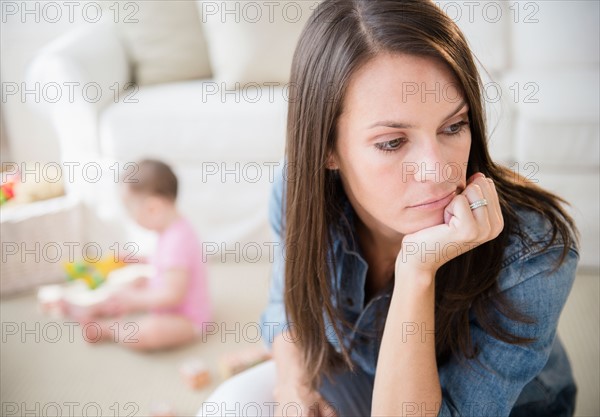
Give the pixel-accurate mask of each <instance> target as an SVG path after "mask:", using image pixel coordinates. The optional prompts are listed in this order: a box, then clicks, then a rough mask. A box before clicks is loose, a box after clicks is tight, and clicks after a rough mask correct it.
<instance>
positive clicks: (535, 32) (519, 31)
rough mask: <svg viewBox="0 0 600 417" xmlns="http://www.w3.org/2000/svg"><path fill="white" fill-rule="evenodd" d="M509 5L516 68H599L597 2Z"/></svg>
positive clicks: (517, 2) (575, 0)
mask: <svg viewBox="0 0 600 417" xmlns="http://www.w3.org/2000/svg"><path fill="white" fill-rule="evenodd" d="M510 3H511V4H510V8H511V17H512V18H513V23H512V24H511V26H512V32H513V34H512V49H513V64H514V66H515V67H517V68H528V69H534V68H535V69H544V70H545V69H547V68H556V67H562V68H565V67H567V66H568V67H573V66H581V65H594V64H595V65H598V62H599V55H600V53H599V51H600V42H599V39H600V33H599V32H600V30H599V27H598V14H599V13H600V3H599V2H597V1H588V0H571V1H536V2H523V1H511V2H510ZM517 11H518V14H517ZM515 22H516V23H515Z"/></svg>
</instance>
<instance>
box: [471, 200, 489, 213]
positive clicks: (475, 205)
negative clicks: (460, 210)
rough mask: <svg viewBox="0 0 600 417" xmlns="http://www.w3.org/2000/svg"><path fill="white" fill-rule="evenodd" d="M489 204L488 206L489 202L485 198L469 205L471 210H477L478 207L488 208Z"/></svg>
mask: <svg viewBox="0 0 600 417" xmlns="http://www.w3.org/2000/svg"><path fill="white" fill-rule="evenodd" d="M487 204H488V202H487V200H486V199H485V198H482V199H481V200H477V201H474V202H473V203H471V204H470V205H469V208H470V209H471V210H475V209H476V208H478V207H482V206H487Z"/></svg>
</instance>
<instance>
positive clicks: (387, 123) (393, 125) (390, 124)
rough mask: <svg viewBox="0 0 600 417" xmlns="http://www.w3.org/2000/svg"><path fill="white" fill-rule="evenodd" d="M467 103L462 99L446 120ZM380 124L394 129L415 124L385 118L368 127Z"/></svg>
mask: <svg viewBox="0 0 600 417" xmlns="http://www.w3.org/2000/svg"><path fill="white" fill-rule="evenodd" d="M466 104H467V102H466V101H464V100H463V101H461V102H460V104H459V106H458V107H457V108H456V110H454V111H452V113H450V114H449V115H448V116H446V118H445V119H444V120H448V119H449V118H451V117H452V116H454V115H455V114H456V113H458V112H459V111H460V110H461V109H462V108H463V107H464V106H465V105H466ZM379 126H384V127H391V128H393V129H413V128H414V125H411V124H408V123H401V122H394V121H391V120H384V121H381V122H376V123H373V124H372V125H370V126H369V127H367V129H373V128H374V127H379Z"/></svg>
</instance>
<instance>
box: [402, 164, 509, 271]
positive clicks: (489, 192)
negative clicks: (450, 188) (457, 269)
mask: <svg viewBox="0 0 600 417" xmlns="http://www.w3.org/2000/svg"><path fill="white" fill-rule="evenodd" d="M483 198H485V199H486V200H487V202H488V204H487V205H486V206H482V207H479V208H476V209H474V210H471V209H470V208H469V205H470V204H472V203H473V202H475V201H477V200H481V199H483ZM503 228H504V220H503V217H502V211H501V210H500V203H499V200H498V193H497V192H496V188H495V185H494V183H493V181H492V180H491V179H489V178H486V177H485V176H484V175H483V174H482V173H480V172H478V173H476V174H474V175H472V176H471V177H470V178H469V180H468V181H467V187H466V188H465V189H464V190H463V192H461V193H460V194H459V195H457V196H455V197H454V198H453V199H452V201H450V203H449V204H448V206H446V208H445V209H444V224H440V225H437V226H433V227H429V228H427V229H423V230H419V231H418V232H415V233H411V234H408V235H406V236H404V239H403V240H402V249H401V250H400V253H399V254H398V257H397V259H396V271H398V269H402V268H409V269H411V270H413V271H414V270H418V271H423V272H427V273H428V274H429V275H431V274H433V276H434V275H435V272H436V271H437V270H438V269H439V268H440V267H441V266H442V265H444V264H445V263H446V262H448V261H450V260H451V259H453V258H455V257H457V256H459V255H461V254H463V253H465V252H467V251H469V250H471V249H473V248H475V247H476V246H478V245H480V244H482V243H485V242H487V241H490V240H492V239H494V238H496V237H497V236H498V235H499V234H500V232H501V231H502V229H503ZM397 275H398V274H397Z"/></svg>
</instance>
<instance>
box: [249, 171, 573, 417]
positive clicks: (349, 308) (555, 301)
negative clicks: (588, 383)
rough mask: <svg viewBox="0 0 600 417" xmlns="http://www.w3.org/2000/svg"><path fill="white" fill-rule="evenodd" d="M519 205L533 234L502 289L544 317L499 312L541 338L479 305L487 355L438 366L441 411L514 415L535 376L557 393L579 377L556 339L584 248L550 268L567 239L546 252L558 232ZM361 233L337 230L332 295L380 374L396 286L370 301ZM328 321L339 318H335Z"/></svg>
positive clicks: (278, 231)
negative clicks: (496, 328)
mask: <svg viewBox="0 0 600 417" xmlns="http://www.w3.org/2000/svg"><path fill="white" fill-rule="evenodd" d="M284 183H285V181H284V180H283V175H281V171H280V172H278V175H276V177H275V182H274V184H273V187H272V193H271V198H270V202H269V222H270V224H271V227H272V229H273V232H274V238H275V239H276V242H275V247H279V248H283V243H284V234H283V227H282V218H281V213H282V211H281V209H282V204H284V202H285V199H284V197H285V196H284V194H285V190H284V188H285V185H284ZM515 209H516V212H517V214H518V217H519V220H520V222H521V227H522V228H523V230H524V231H525V232H526V234H527V235H528V236H529V238H530V239H525V241H524V240H523V239H520V238H518V237H517V236H516V235H514V234H513V235H511V236H510V238H509V244H508V246H507V247H506V249H505V252H504V254H503V261H502V269H501V271H500V275H499V277H498V285H499V291H501V292H504V294H505V295H506V297H507V298H508V299H509V300H510V301H511V302H512V303H513V305H517V306H520V308H521V311H523V312H525V313H526V314H528V315H529V316H531V317H533V318H534V319H536V321H537V322H536V323H535V324H523V323H517V322H514V321H510V320H509V319H507V318H506V317H504V316H503V315H501V314H500V313H497V314H496V315H495V317H494V319H495V321H496V322H497V323H499V324H501V325H502V327H503V328H504V329H507V330H508V331H510V332H511V333H513V334H517V335H520V336H524V337H534V338H536V341H535V342H534V343H533V344H530V345H526V346H518V345H511V344H509V343H506V342H502V341H500V340H498V339H496V338H494V337H492V336H491V335H489V334H487V333H486V332H485V331H484V330H483V329H482V328H481V327H480V326H479V325H478V324H477V322H476V320H475V319H474V315H473V312H472V311H471V312H470V314H469V318H470V333H471V337H472V341H473V344H474V345H478V346H479V349H480V353H479V356H478V359H479V361H480V363H476V362H475V360H467V361H466V362H467V363H468V364H469V365H471V366H465V365H464V364H460V363H459V362H458V360H457V359H455V358H451V359H449V360H448V361H447V362H445V363H444V364H443V365H442V366H441V367H438V375H439V378H440V385H441V388H442V404H441V409H440V412H439V414H438V415H439V416H508V415H509V414H510V411H511V409H512V407H513V406H514V405H515V404H517V405H518V404H519V403H521V402H522V401H527V400H533V399H531V398H528V399H524V398H523V397H524V396H521V397H520V394H521V393H522V391H524V390H523V388H524V387H525V386H526V385H527V384H528V383H529V382H532V380H533V379H534V378H536V382H537V381H543V382H545V383H546V385H545V388H546V390H552V391H553V392H554V393H556V392H558V391H559V390H561V389H562V388H564V387H565V386H566V385H567V384H569V383H572V382H573V381H572V379H571V378H572V376H571V373H570V364H569V362H568V359H567V358H566V355H565V354H564V351H563V350H562V347H559V346H556V345H557V344H558V343H559V338H558V337H556V331H557V325H558V319H559V316H560V313H561V311H562V309H563V307H564V305H565V302H566V299H567V297H568V295H569V293H570V291H571V287H572V285H573V281H574V279H575V271H576V268H577V263H578V261H579V252H578V249H577V247H576V246H572V247H570V248H569V252H568V256H567V257H566V258H565V261H564V263H563V264H562V265H561V266H560V268H559V269H558V270H556V271H555V272H554V273H552V274H551V275H550V274H549V272H550V270H551V269H552V267H553V266H554V265H555V261H556V259H557V258H558V257H559V256H560V253H561V251H562V249H563V247H564V244H563V243H562V240H561V239H560V237H559V238H558V239H557V241H555V243H554V244H553V245H552V246H551V247H550V248H548V249H547V250H546V251H544V252H541V250H540V249H541V248H542V247H543V246H545V244H547V243H548V241H549V239H550V235H549V234H548V231H549V228H550V224H549V222H548V221H547V220H545V218H544V217H543V216H541V215H539V214H537V213H535V212H533V211H530V210H524V209H517V208H515ZM344 213H345V215H346V217H347V218H348V224H349V225H353V219H354V216H355V214H354V211H353V209H352V206H351V204H350V203H349V201H348V200H347V199H345V202H344ZM346 229H347V228H346ZM353 233H354V230H353V229H350V230H346V233H339V234H337V235H336V236H335V239H334V241H333V248H332V249H333V250H332V253H330V254H328V256H330V257H333V258H334V260H335V262H336V265H337V275H336V276H335V277H333V279H334V280H335V281H334V286H333V288H334V291H333V292H334V293H335V292H337V294H336V295H337V296H338V297H335V296H333V295H332V303H333V305H334V307H335V308H338V309H341V312H342V314H343V317H344V318H346V319H347V320H349V321H350V322H351V323H354V328H353V330H352V331H350V332H348V331H347V333H349V334H343V335H342V338H343V340H344V344H345V345H346V346H347V347H348V346H349V345H350V344H352V343H353V344H355V347H354V348H353V349H352V350H351V359H352V360H353V362H354V363H356V364H357V365H358V366H360V368H361V369H362V370H364V371H365V372H366V373H368V374H371V375H374V374H375V371H376V368H377V358H378V354H379V347H380V343H381V339H380V337H378V336H376V333H374V332H373V329H375V328H376V323H378V322H379V321H380V320H381V319H382V318H385V317H386V316H387V312H388V309H389V305H390V301H391V295H392V293H391V291H390V290H389V288H388V289H387V290H385V291H380V292H379V293H377V294H376V295H374V296H373V297H372V298H371V300H369V301H368V302H367V303H366V305H365V290H364V288H365V280H366V274H367V269H368V265H367V263H366V261H365V260H364V257H363V256H362V254H361V251H360V248H359V247H357V246H356V245H355V244H354V243H353V242H354V239H352V238H351V237H352V236H351V235H352V234H353ZM284 257H285V250H276V251H275V258H274V262H273V266H272V280H271V286H270V290H269V302H268V305H267V307H266V308H265V310H264V311H263V312H262V314H261V318H260V326H261V331H262V337H263V342H264V344H265V345H266V347H267V348H269V349H270V348H271V345H272V342H273V340H274V338H275V336H276V335H278V334H279V333H280V332H281V331H282V330H284V329H285V328H286V327H287V326H288V325H289V324H288V322H287V320H286V315H285V306H284V299H283V295H284ZM338 300H339V301H340V302H338ZM340 303H341V305H339V304H340ZM326 325H328V326H329V325H331V323H330V322H329V321H328V320H327V318H326ZM327 328H328V329H329V327H327ZM326 334H327V338H328V340H329V342H330V343H331V344H332V345H333V346H334V347H335V349H336V350H337V351H338V352H339V351H340V341H339V340H338V339H337V338H336V336H335V333H334V332H333V331H327V333H326ZM427 337H430V336H427ZM481 364H483V365H484V367H482V366H481ZM528 396H529V397H531V395H528Z"/></svg>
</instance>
